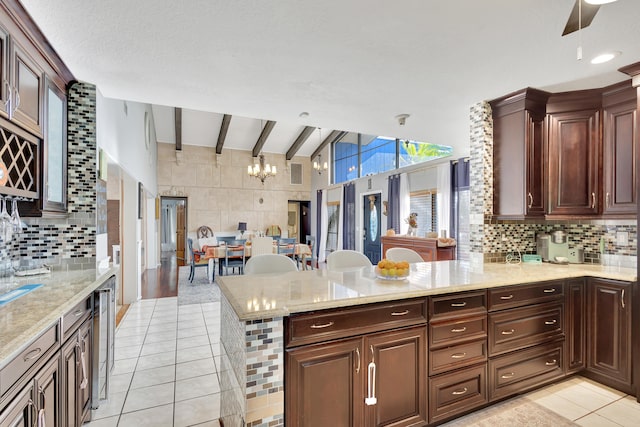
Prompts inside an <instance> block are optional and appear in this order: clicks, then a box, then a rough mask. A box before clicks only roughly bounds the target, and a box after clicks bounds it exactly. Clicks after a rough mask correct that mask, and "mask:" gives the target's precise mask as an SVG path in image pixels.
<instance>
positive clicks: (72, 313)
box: [60, 296, 92, 342]
mask: <svg viewBox="0 0 640 427" xmlns="http://www.w3.org/2000/svg"><path fill="white" fill-rule="evenodd" d="M91 300H92V297H91V296H88V297H87V298H85V299H84V300H82V301H80V302H79V303H78V304H76V306H75V307H73V308H72V309H71V310H69V311H68V312H67V313H66V314H65V315H64V316H62V322H61V324H60V329H61V330H62V342H65V341H66V340H67V338H69V337H70V336H71V335H72V334H73V333H74V332H75V331H76V329H78V327H79V326H80V325H82V322H83V321H85V320H86V319H88V318H89V316H90V315H91V309H92V304H91Z"/></svg>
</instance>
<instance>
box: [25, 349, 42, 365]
mask: <svg viewBox="0 0 640 427" xmlns="http://www.w3.org/2000/svg"><path fill="white" fill-rule="evenodd" d="M40 353H42V349H41V348H40V347H38V348H34V349H33V350H31V351H30V352H29V353H27V354H26V355H25V356H24V361H25V362H27V361H29V360H33V359H35V358H36V357H38V356H39V355H40Z"/></svg>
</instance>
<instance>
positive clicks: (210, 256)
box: [201, 240, 311, 283]
mask: <svg viewBox="0 0 640 427" xmlns="http://www.w3.org/2000/svg"><path fill="white" fill-rule="evenodd" d="M281 246H286V247H291V246H293V256H294V257H296V256H297V257H300V260H301V262H302V268H303V269H305V270H306V269H307V256H311V248H310V247H309V245H307V244H304V243H296V244H294V245H281ZM233 247H234V248H237V249H242V248H243V246H233ZM226 251H227V246H226V245H213V246H203V247H202V248H201V252H202V253H203V254H204V255H203V256H204V258H205V259H206V260H208V265H209V268H208V275H209V283H213V279H214V278H215V263H216V260H217V259H222V258H224V257H225V256H226ZM273 253H274V254H277V253H278V243H277V241H276V240H274V241H273ZM244 256H245V258H250V257H251V244H250V243H249V244H245V245H244ZM218 274H220V272H219V273H218Z"/></svg>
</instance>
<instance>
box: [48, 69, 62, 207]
mask: <svg viewBox="0 0 640 427" xmlns="http://www.w3.org/2000/svg"><path fill="white" fill-rule="evenodd" d="M45 105H46V108H45V111H46V116H45V131H46V132H45V137H46V140H47V144H46V145H45V147H44V150H43V156H42V175H43V182H44V183H46V184H45V185H43V189H42V192H43V197H42V209H43V210H45V211H64V210H65V208H66V206H67V97H66V96H65V94H64V92H62V91H61V90H60V89H58V88H57V87H56V86H55V85H53V84H51V82H50V81H49V80H47V82H46V90H45Z"/></svg>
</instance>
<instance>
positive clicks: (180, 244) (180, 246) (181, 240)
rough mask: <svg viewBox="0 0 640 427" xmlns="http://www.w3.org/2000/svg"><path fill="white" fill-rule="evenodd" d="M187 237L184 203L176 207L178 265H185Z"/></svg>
mask: <svg viewBox="0 0 640 427" xmlns="http://www.w3.org/2000/svg"><path fill="white" fill-rule="evenodd" d="M186 235H187V209H186V206H185V203H184V202H182V203H178V205H177V206H176V260H177V261H178V265H179V266H180V265H185V261H186V258H185V253H186V252H185V242H186V237H185V236H186Z"/></svg>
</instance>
